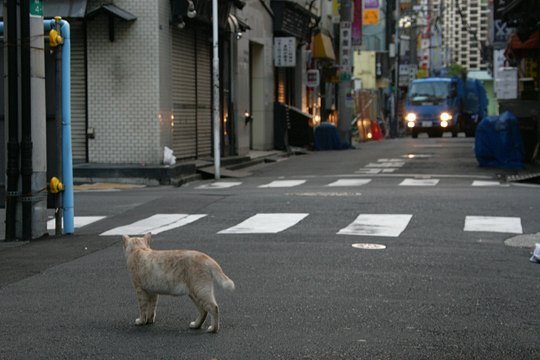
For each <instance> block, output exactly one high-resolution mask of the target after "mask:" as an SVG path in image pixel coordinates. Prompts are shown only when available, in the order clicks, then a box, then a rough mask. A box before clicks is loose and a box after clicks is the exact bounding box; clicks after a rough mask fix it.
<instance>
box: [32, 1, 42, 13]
mask: <svg viewBox="0 0 540 360" xmlns="http://www.w3.org/2000/svg"><path fill="white" fill-rule="evenodd" d="M30 16H43V0H31V1H30Z"/></svg>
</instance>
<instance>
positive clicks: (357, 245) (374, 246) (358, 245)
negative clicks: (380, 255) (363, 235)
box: [352, 243, 386, 250]
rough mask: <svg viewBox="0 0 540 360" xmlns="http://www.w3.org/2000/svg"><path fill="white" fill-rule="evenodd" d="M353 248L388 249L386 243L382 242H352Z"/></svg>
mask: <svg viewBox="0 0 540 360" xmlns="http://www.w3.org/2000/svg"><path fill="white" fill-rule="evenodd" d="M352 247H353V248H356V249H363V250H383V249H386V245H382V244H366V243H357V244H352Z"/></svg>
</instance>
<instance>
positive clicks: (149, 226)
mask: <svg viewBox="0 0 540 360" xmlns="http://www.w3.org/2000/svg"><path fill="white" fill-rule="evenodd" d="M205 216H206V214H195V215H188V214H156V215H152V216H150V217H148V218H146V219H142V220H139V221H136V222H134V223H132V224H129V225H125V226H119V227H116V228H114V229H111V230H108V231H105V232H104V233H102V234H100V236H110V235H123V234H127V235H140V234H146V233H152V234H154V235H156V234H159V233H161V232H164V231H167V230H172V229H175V228H178V227H181V226H184V225H187V224H190V223H192V222H194V221H197V220H199V219H201V218H203V217H205Z"/></svg>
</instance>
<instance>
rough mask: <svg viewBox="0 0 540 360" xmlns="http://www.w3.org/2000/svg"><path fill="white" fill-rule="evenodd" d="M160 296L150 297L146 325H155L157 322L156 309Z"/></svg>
mask: <svg viewBox="0 0 540 360" xmlns="http://www.w3.org/2000/svg"><path fill="white" fill-rule="evenodd" d="M157 301H158V296H157V295H150V296H149V300H148V306H147V308H146V323H147V324H153V323H154V322H155V321H156V307H157Z"/></svg>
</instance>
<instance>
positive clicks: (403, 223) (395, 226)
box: [338, 214, 412, 237]
mask: <svg viewBox="0 0 540 360" xmlns="http://www.w3.org/2000/svg"><path fill="white" fill-rule="evenodd" d="M411 218H412V215H410V214H360V215H358V217H357V218H356V219H355V220H354V221H353V222H352V223H351V224H349V225H348V226H347V227H345V228H343V229H341V230H339V231H338V234H340V235H364V236H389V237H397V236H399V235H400V234H401V233H402V232H403V231H404V230H405V228H406V227H407V225H408V224H409V221H411Z"/></svg>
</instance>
